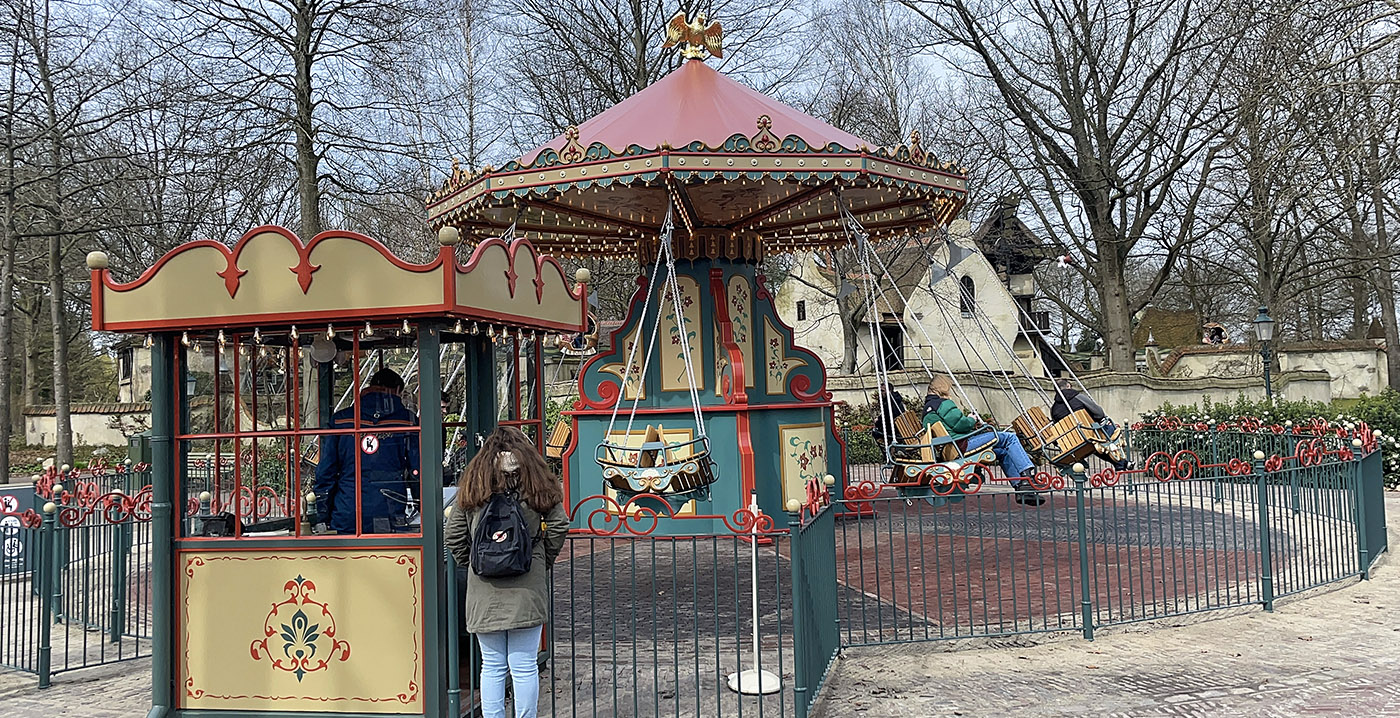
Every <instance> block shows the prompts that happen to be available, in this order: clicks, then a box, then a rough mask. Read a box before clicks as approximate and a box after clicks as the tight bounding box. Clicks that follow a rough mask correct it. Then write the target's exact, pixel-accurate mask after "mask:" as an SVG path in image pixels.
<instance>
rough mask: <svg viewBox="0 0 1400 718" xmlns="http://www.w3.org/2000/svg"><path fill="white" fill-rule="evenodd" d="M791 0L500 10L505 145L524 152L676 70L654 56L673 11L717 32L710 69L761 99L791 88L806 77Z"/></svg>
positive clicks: (551, 0)
mask: <svg viewBox="0 0 1400 718" xmlns="http://www.w3.org/2000/svg"><path fill="white" fill-rule="evenodd" d="M801 7H803V4H802V3H799V2H797V0H771V1H769V2H760V1H758V0H700V1H697V0H682V1H681V2H679V3H675V2H669V1H665V0H601V1H600V0H563V1H562V2H559V1H557V0H503V2H501V3H499V4H498V5H496V7H495V10H496V13H497V15H496V21H495V23H494V27H495V28H496V29H497V30H498V31H499V32H500V33H501V34H502V36H503V42H502V47H501V50H502V55H503V59H504V60H505V62H506V65H505V66H506V67H507V68H508V69H507V71H506V75H505V77H506V80H507V82H508V83H509V86H510V87H511V88H512V92H513V93H515V95H516V98H515V100H514V104H513V105H512V107H511V108H510V110H511V112H507V113H504V116H503V119H507V120H509V121H511V122H512V128H513V137H512V140H513V142H514V144H515V145H516V146H517V147H518V148H519V149H526V148H527V147H529V146H533V145H535V144H537V143H539V142H542V141H544V140H546V139H548V138H549V137H550V136H552V135H556V134H559V133H561V132H563V131H564V130H565V128H567V127H568V126H569V125H577V124H581V123H583V122H584V121H585V120H587V119H589V118H590V117H593V116H594V115H597V114H599V113H600V112H602V111H604V110H606V109H608V108H609V107H611V106H613V105H615V104H617V103H619V102H621V101H623V100H625V99H627V98H628V97H630V96H632V95H633V94H636V93H637V92H639V91H641V90H642V89H644V88H646V87H647V86H648V85H650V84H652V83H653V82H656V81H657V80H659V79H661V77H663V76H664V75H666V73H668V72H670V71H671V70H673V69H675V68H676V67H678V66H679V65H680V62H681V60H680V58H679V57H678V56H677V55H676V53H674V52H672V51H670V50H663V49H662V48H661V45H662V43H663V42H664V41H665V28H666V21H667V20H669V19H670V17H671V16H672V15H674V14H675V13H676V11H677V10H681V11H684V12H685V13H687V14H688V15H691V16H693V15H695V14H696V13H698V12H704V13H706V15H707V16H708V17H709V18H710V19H711V20H718V21H720V23H721V24H722V25H723V27H724V58H723V59H722V60H711V62H712V63H714V64H716V66H717V67H718V68H720V69H722V70H724V71H725V72H726V73H728V74H730V75H731V76H735V77H739V78H743V79H745V80H747V81H749V82H750V83H752V84H754V85H755V86H756V87H758V88H759V89H760V90H763V91H771V90H774V89H775V88H778V87H781V86H783V85H786V84H788V83H791V82H792V81H793V80H794V79H796V78H798V77H800V76H801V73H802V72H803V71H804V70H805V69H806V67H807V63H806V62H805V59H806V54H807V50H806V49H805V48H804V47H803V45H802V43H800V42H794V40H796V39H797V38H798V37H799V34H798V33H799V31H800V29H801V20H802V18H801V16H800V14H799V13H798V12H797V10H798V9H799V8H801Z"/></svg>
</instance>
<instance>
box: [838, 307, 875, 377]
mask: <svg viewBox="0 0 1400 718" xmlns="http://www.w3.org/2000/svg"><path fill="white" fill-rule="evenodd" d="M840 316H841V345H842V350H841V373H842V374H847V375H850V374H855V373H856V347H858V346H860V324H859V323H858V322H857V321H856V320H855V318H854V317H851V316H849V315H848V313H847V312H840ZM876 350H877V351H878V347H877V348H876Z"/></svg>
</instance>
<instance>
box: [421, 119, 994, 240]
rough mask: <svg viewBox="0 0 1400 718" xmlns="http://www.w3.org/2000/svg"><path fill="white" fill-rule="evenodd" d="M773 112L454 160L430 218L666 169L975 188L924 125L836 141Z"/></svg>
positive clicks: (702, 176)
mask: <svg viewBox="0 0 1400 718" xmlns="http://www.w3.org/2000/svg"><path fill="white" fill-rule="evenodd" d="M767 119H768V118H767V117H766V116H762V117H760V118H759V119H758V125H759V132H758V133H757V134H755V135H753V136H746V135H743V134H735V135H733V136H731V137H730V138H729V139H728V140H727V141H725V142H724V143H723V144H722V145H720V146H717V147H712V146H709V145H707V144H705V143H704V142H703V141H695V142H691V143H689V144H687V145H684V146H681V147H670V146H668V145H664V144H663V145H662V146H659V147H655V148H645V147H642V146H640V145H635V144H634V145H629V146H627V147H626V148H625V149H622V150H615V149H613V148H611V147H608V146H607V145H605V144H603V143H601V142H594V143H592V144H590V145H589V146H588V147H587V148H583V147H581V146H578V145H577V130H575V129H573V128H571V134H573V135H574V136H573V137H572V138H571V139H570V142H571V143H572V144H569V145H566V146H565V147H564V148H563V149H562V150H553V149H549V148H546V149H544V150H542V151H540V152H539V154H538V155H537V156H536V157H535V158H534V159H533V161H532V162H530V163H528V164H522V163H521V161H520V160H511V161H510V162H508V163H506V164H505V165H503V166H501V167H499V168H496V167H490V166H488V167H486V168H485V169H483V170H481V171H478V172H469V171H467V170H464V169H462V168H461V167H460V166H459V165H458V164H457V163H455V162H454V163H453V167H452V171H451V173H450V174H449V175H448V177H447V179H446V180H445V181H444V182H443V186H442V188H441V189H439V190H438V191H437V192H435V193H434V194H433V195H432V196H431V197H430V198H429V201H428V216H429V219H428V221H429V223H430V224H431V225H432V226H434V227H442V226H445V225H447V224H449V223H450V222H451V220H452V215H454V214H456V213H457V212H459V211H460V210H461V209H462V208H463V207H464V206H465V205H467V204H471V203H473V202H475V201H492V200H494V201H507V202H509V201H512V199H513V198H519V197H526V196H530V195H547V194H550V193H553V192H562V191H567V190H571V189H576V190H587V189H590V188H593V187H607V186H608V185H611V184H613V183H620V184H631V183H633V182H639V181H640V182H644V183H647V182H652V181H655V180H656V179H658V178H660V177H662V176H663V175H669V176H671V177H673V178H675V179H677V180H679V181H682V182H686V181H706V180H710V179H714V178H716V177H719V176H727V175H735V176H748V177H750V178H754V179H756V178H757V177H754V175H759V176H767V177H772V178H774V179H779V180H787V179H791V180H796V181H802V180H806V179H808V178H809V177H811V178H816V179H821V180H829V179H833V178H835V177H840V178H841V179H845V180H855V179H858V178H860V177H866V178H867V179H868V180H869V181H871V182H875V183H884V184H889V185H895V186H900V187H921V188H924V189H926V190H929V191H932V192H935V193H938V194H943V195H945V196H948V197H956V198H961V197H963V196H965V195H966V193H967V170H966V168H964V167H960V166H957V165H955V164H954V163H952V162H944V161H940V160H938V159H937V157H935V156H934V154H933V153H932V152H928V151H926V150H924V149H923V147H922V146H921V139H920V137H919V133H918V132H915V133H914V135H913V136H912V137H911V140H910V142H909V144H901V145H898V146H896V147H892V148H886V147H878V148H873V149H872V148H869V147H865V146H862V147H860V148H847V147H844V146H842V145H839V144H836V143H829V144H827V145H824V146H819V147H818V146H813V145H810V144H808V143H807V141H806V140H804V139H802V138H801V137H799V136H797V135H787V136H785V137H782V138H778V137H776V136H773V135H772V134H771V133H770V132H769V131H768V129H767V128H766V127H764V124H766V123H765V121H766V120H767ZM765 133H766V134H767V136H766V137H765ZM726 178H729V179H732V178H731V177H726Z"/></svg>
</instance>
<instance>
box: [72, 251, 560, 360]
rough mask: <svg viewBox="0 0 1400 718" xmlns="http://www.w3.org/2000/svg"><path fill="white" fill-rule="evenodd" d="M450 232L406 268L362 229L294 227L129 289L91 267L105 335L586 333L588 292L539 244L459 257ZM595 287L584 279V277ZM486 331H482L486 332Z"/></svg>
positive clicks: (193, 257)
mask: <svg viewBox="0 0 1400 718" xmlns="http://www.w3.org/2000/svg"><path fill="white" fill-rule="evenodd" d="M458 239H459V237H458V235H457V233H456V232H455V231H453V230H450V229H448V230H444V231H442V232H440V233H439V241H440V242H441V248H440V251H439V252H438V254H437V256H436V257H435V258H434V259H433V261H431V262H428V263H426V264H415V263H412V262H406V261H404V260H402V259H400V258H398V257H396V256H394V254H393V253H392V252H390V251H389V249H388V248H387V247H385V246H384V245H383V244H381V243H379V242H377V241H375V240H373V239H370V238H369V237H366V236H364V235H361V234H356V233H354V232H341V231H329V232H322V233H321V234H318V235H316V236H315V237H313V238H312V239H311V241H309V242H302V241H301V239H300V238H298V237H297V236H296V234H294V233H293V232H292V231H291V230H289V229H285V228H283V227H274V226H264V227H258V228H256V229H253V230H250V231H249V232H247V233H246V234H244V235H243V236H242V237H241V238H240V239H239V240H238V241H237V242H236V243H234V245H233V246H232V247H230V246H227V245H224V244H222V243H220V242H214V241H211V240H201V241H197V242H189V243H187V244H183V245H181V246H179V247H176V248H175V249H173V250H171V251H170V252H168V253H166V255H165V256H163V257H161V258H160V259H159V260H158V261H157V262H156V263H155V264H154V265H152V266H151V267H150V268H148V269H146V271H144V272H142V273H141V275H140V276H139V277H137V278H136V279H135V280H133V281H130V282H117V281H115V280H114V279H113V277H112V275H111V272H110V270H109V269H108V258H107V255H105V254H104V253H102V252H93V253H92V254H90V255H88V266H89V268H91V269H92V322H93V328H94V329H97V330H107V331H121V332H133V333H135V332H158V331H177V330H186V329H188V330H201V329H206V330H214V329H225V328H228V329H238V328H245V329H246V328H249V327H252V328H259V327H260V328H263V329H272V328H276V327H288V326H296V325H300V326H301V328H302V330H303V331H311V330H316V329H319V328H322V327H324V326H325V325H328V324H329V325H336V324H339V325H341V327H343V328H345V329H350V328H357V327H358V326H359V324H360V323H362V322H370V321H373V322H389V323H394V324H396V323H398V322H399V321H401V320H406V319H410V318H419V319H431V318H436V319H440V320H442V319H446V320H452V319H462V320H470V321H475V322H480V323H482V324H484V325H486V326H487V327H488V328H489V327H491V326H500V327H503V328H504V327H511V328H514V329H516V330H533V329H544V330H552V331H556V332H558V331H562V332H576V331H579V330H580V329H582V328H583V326H584V321H585V320H584V317H585V312H586V302H585V297H586V296H587V295H588V292H587V287H586V286H584V285H583V284H579V285H577V286H576V285H575V284H574V283H573V282H571V281H570V280H569V279H568V278H567V277H565V275H564V270H563V268H562V267H561V266H560V265H559V263H558V262H557V261H555V260H554V258H552V257H549V256H546V255H542V254H540V253H539V252H538V251H536V249H535V247H534V246H532V245H531V243H530V242H528V241H526V240H524V239H518V240H516V241H514V242H509V243H507V242H505V241H502V240H499V239H494V240H490V241H486V242H481V243H479V244H477V245H476V246H475V247H474V248H473V250H472V251H471V255H470V257H469V258H468V259H467V260H466V262H465V263H463V262H460V261H458V259H457V256H456V251H455V250H456V248H455V245H456V243H457V241H458ZM576 279H578V280H581V281H587V276H586V275H585V274H583V273H582V272H580V273H579V275H578V276H577V277H576ZM483 331H485V330H484V329H483Z"/></svg>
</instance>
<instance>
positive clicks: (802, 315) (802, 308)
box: [797, 300, 807, 322]
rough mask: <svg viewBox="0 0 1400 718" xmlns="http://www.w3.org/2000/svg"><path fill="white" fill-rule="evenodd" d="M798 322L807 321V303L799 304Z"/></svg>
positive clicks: (799, 302)
mask: <svg viewBox="0 0 1400 718" xmlns="http://www.w3.org/2000/svg"><path fill="white" fill-rule="evenodd" d="M797 321H799V322H805V321H807V302H804V301H801V300H799V301H798V302H797Z"/></svg>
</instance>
